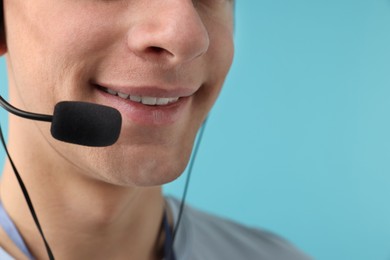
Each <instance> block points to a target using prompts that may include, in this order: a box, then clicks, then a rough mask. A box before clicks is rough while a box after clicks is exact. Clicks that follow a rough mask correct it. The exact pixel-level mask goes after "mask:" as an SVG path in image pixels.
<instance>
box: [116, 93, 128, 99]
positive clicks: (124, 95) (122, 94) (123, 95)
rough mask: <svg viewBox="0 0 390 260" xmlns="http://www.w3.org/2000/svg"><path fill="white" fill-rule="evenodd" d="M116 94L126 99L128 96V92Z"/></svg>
mask: <svg viewBox="0 0 390 260" xmlns="http://www.w3.org/2000/svg"><path fill="white" fill-rule="evenodd" d="M118 96H120V97H121V98H124V99H127V98H128V97H129V94H124V93H120V92H118Z"/></svg>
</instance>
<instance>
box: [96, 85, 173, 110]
mask: <svg viewBox="0 0 390 260" xmlns="http://www.w3.org/2000/svg"><path fill="white" fill-rule="evenodd" d="M103 90H104V91H105V92H107V93H109V94H111V95H114V96H119V97H120V98H123V99H130V100H131V101H134V102H138V103H142V104H144V105H148V106H155V105H160V106H163V105H168V104H171V103H175V102H177V101H178V100H179V97H171V98H157V97H149V96H144V97H142V96H131V95H129V94H125V93H121V92H116V91H115V90H112V89H109V88H103Z"/></svg>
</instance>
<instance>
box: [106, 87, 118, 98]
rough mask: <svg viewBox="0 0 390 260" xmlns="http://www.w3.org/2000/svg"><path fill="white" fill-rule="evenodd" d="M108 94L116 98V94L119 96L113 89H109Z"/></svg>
mask: <svg viewBox="0 0 390 260" xmlns="http://www.w3.org/2000/svg"><path fill="white" fill-rule="evenodd" d="M107 92H108V93H109V94H111V95H114V96H116V94H118V92H116V91H114V90H112V89H109V88H108V89H107Z"/></svg>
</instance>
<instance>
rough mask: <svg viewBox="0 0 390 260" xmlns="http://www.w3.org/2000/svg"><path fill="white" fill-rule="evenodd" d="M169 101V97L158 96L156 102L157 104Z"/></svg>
mask: <svg viewBox="0 0 390 260" xmlns="http://www.w3.org/2000/svg"><path fill="white" fill-rule="evenodd" d="M168 103H169V98H158V99H157V102H156V104H157V105H166V104H168Z"/></svg>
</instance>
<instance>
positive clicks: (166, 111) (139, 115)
mask: <svg viewBox="0 0 390 260" xmlns="http://www.w3.org/2000/svg"><path fill="white" fill-rule="evenodd" d="M98 92H99V93H100V95H102V96H103V97H104V101H103V103H104V104H106V105H108V106H112V107H114V108H116V109H118V110H119V111H120V112H121V114H122V117H125V118H128V119H130V120H131V121H133V122H135V123H137V124H141V125H150V126H153V125H155V126H161V125H169V124H172V123H174V122H176V121H177V120H178V119H179V118H180V115H181V114H182V113H184V110H185V107H186V105H187V104H188V103H189V100H190V97H181V98H180V99H179V100H178V101H176V102H175V103H171V104H168V105H163V106H149V105H144V104H142V103H138V102H134V101H131V100H129V99H123V98H121V97H118V96H114V95H111V94H109V93H107V92H104V91H102V90H98Z"/></svg>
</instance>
